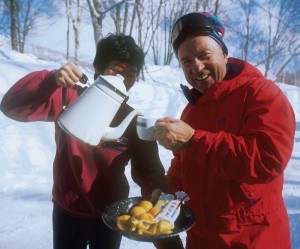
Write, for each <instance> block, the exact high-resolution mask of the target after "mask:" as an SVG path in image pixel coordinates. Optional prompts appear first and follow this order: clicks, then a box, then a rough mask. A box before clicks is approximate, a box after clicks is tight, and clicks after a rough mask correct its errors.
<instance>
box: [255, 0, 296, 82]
mask: <svg viewBox="0 0 300 249" xmlns="http://www.w3.org/2000/svg"><path fill="white" fill-rule="evenodd" d="M268 4H269V8H268V11H267V10H266V9H265V8H263V7H262V6H260V8H261V9H262V10H263V11H265V13H267V16H268V19H267V20H268V27H267V32H264V33H265V39H266V40H265V41H266V42H265V44H266V47H265V49H264V58H263V59H262V61H261V62H260V63H261V64H263V65H264V67H265V72H264V75H265V76H267V75H268V74H269V72H270V70H273V73H275V74H277V70H278V69H277V68H278V64H281V69H280V70H281V71H282V70H283V68H284V67H285V66H286V65H287V63H286V62H287V61H288V60H289V57H292V58H290V59H293V58H295V57H297V56H298V54H299V46H300V39H299V38H300V37H299V36H300V33H299V31H300V30H299V21H300V14H299V11H298V10H299V7H300V3H299V1H296V0H276V1H269V3H268ZM281 61H282V62H284V63H281Z"/></svg>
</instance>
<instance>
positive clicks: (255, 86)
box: [155, 13, 295, 249]
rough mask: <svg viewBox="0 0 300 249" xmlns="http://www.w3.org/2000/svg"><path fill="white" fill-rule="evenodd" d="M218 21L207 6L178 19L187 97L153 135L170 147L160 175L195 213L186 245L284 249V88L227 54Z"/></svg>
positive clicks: (288, 146)
mask: <svg viewBox="0 0 300 249" xmlns="http://www.w3.org/2000/svg"><path fill="white" fill-rule="evenodd" d="M223 35H224V27H223V25H222V23H221V22H220V20H219V19H218V18H217V17H215V16H212V15H210V14H209V13H189V14H186V15H184V16H182V17H181V18H179V19H178V20H177V22H176V23H175V25H174V27H173V31H172V45H173V48H174V51H175V53H176V56H177V58H178V60H179V62H180V64H181V67H182V70H183V72H184V75H185V78H186V80H187V81H188V83H189V84H190V85H191V86H192V89H191V90H190V89H189V88H187V87H183V91H184V93H185V94H186V96H187V98H188V100H189V104H188V105H187V106H186V108H185V109H184V111H183V113H182V116H181V120H178V119H174V118H170V117H167V118H162V119H160V120H158V122H157V124H156V126H155V129H156V130H157V133H156V139H157V140H158V141H159V143H160V144H161V145H163V146H164V147H165V148H167V149H170V150H172V151H173V152H174V158H173V159H172V162H171V166H170V168H169V170H168V174H167V179H168V182H169V184H170V185H171V186H172V187H173V189H174V191H175V190H179V189H183V190H184V191H185V192H186V193H187V194H188V195H189V197H190V198H191V200H190V201H189V202H188V203H187V205H189V206H190V207H191V208H192V209H193V210H194V211H195V213H196V223H195V225H194V226H193V227H192V228H191V229H190V230H189V231H188V232H187V240H186V241H187V244H186V248H187V249H229V248H232V249H242V248H243V249H246V248H249V249H250V248H251V249H290V248H291V243H290V233H289V220H288V215H287V211H286V207H285V205H284V201H283V198H282V188H283V172H284V169H285V167H286V166H287V164H288V161H289V159H290V157H291V154H292V150H293V143H294V134H295V116H294V112H293V109H292V107H291V105H290V104H289V101H288V99H287V98H286V96H285V95H284V93H283V92H282V91H281V90H280V89H279V87H278V86H276V85H275V84H274V82H272V81H270V80H267V79H266V78H265V77H263V75H262V74H261V73H260V72H259V70H258V69H256V68H255V67H253V66H252V65H250V64H249V63H247V62H245V61H242V60H238V59H235V58H228V57H227V56H228V49H227V47H226V45H225V43H224V42H223V40H222V38H223Z"/></svg>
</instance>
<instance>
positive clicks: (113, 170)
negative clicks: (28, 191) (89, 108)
mask: <svg viewBox="0 0 300 249" xmlns="http://www.w3.org/2000/svg"><path fill="white" fill-rule="evenodd" d="M143 63H144V54H143V51H142V50H141V48H140V47H139V46H137V44H136V43H135V41H134V39H133V38H132V37H131V36H126V35H121V34H118V35H114V34H110V35H108V36H107V37H105V38H103V39H102V40H100V41H99V43H98V46H97V52H96V56H95V59H94V62H93V66H94V69H95V79H96V78H97V77H98V75H99V74H101V75H116V74H120V75H122V76H123V77H124V84H125V86H126V89H127V90H129V89H130V88H131V87H132V86H133V85H134V83H135V81H136V78H137V76H138V74H139V72H140V70H141V68H142V66H143ZM81 78H82V72H81V70H80V69H79V68H78V67H77V66H76V65H74V64H72V63H67V64H65V65H64V66H62V67H61V68H59V69H58V70H54V71H47V70H43V71H39V72H33V73H30V74H28V75H26V76H25V77H24V78H22V79H20V80H19V81H18V82H17V83H16V84H15V85H14V86H12V88H11V89H10V90H9V91H8V92H7V93H6V94H5V96H4V97H3V99H2V102H1V111H2V112H3V113H4V114H5V115H6V116H8V117H10V118H12V119H15V120H17V121H22V122H31V121H46V122H54V124H55V141H56V146H57V148H56V155H55V159H54V163H53V167H54V171H53V191H52V193H53V203H54V207H53V246H54V248H55V249H84V248H87V245H89V248H99V249H100V248H106V249H117V248H119V246H120V242H121V236H120V235H119V234H118V233H116V232H114V231H112V230H109V228H107V227H106V226H105V225H104V223H103V222H102V219H101V214H102V212H103V210H104V208H105V207H106V206H108V205H109V204H110V203H112V202H115V201H117V200H121V199H125V198H127V197H128V194H129V184H128V181H127V179H126V176H125V173H124V172H125V166H126V165H127V164H128V162H129V160H131V174H132V178H133V180H134V181H135V182H136V183H137V184H138V185H139V186H140V187H141V194H142V195H143V196H148V195H151V193H152V191H154V190H156V189H161V190H165V184H164V168H163V165H162V164H161V161H160V159H159V157H158V148H157V144H156V143H155V142H148V141H143V140H140V139H139V138H138V136H137V133H136V124H135V123H136V120H133V121H132V122H131V123H130V124H129V126H128V127H127V129H126V130H125V132H124V134H123V135H122V136H121V137H120V138H119V139H116V140H114V141H99V144H98V145H97V146H90V145H88V144H85V143H82V142H80V141H78V140H76V139H74V138H73V137H71V136H69V135H68V134H67V133H65V132H64V131H63V130H62V129H61V128H60V126H59V125H58V124H57V122H56V121H57V118H58V117H59V115H60V114H61V113H62V112H63V111H64V109H63V106H64V105H66V107H68V106H70V105H71V104H72V103H73V102H74V101H75V100H76V99H77V98H78V96H80V95H81V94H82V93H83V92H84V91H85V90H86V88H83V87H81V86H79V85H77V84H76V83H77V82H78V81H80V79H81ZM131 110H132V107H130V106H129V105H127V104H126V103H123V104H122V105H121V106H120V108H119V110H118V112H117V114H116V115H115V117H114V119H113V120H112V122H111V124H110V125H111V126H112V127H114V126H117V125H118V124H119V123H120V122H121V121H122V120H123V119H124V117H126V116H127V114H128V113H129V112H130V111H131ZM95 125H97V124H95ZM82 129H84V127H82Z"/></svg>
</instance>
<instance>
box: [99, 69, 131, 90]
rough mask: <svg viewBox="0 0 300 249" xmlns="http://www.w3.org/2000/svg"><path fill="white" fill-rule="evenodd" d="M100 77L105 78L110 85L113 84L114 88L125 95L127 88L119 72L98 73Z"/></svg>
mask: <svg viewBox="0 0 300 249" xmlns="http://www.w3.org/2000/svg"><path fill="white" fill-rule="evenodd" d="M99 77H100V78H102V79H103V80H105V81H106V82H107V83H109V84H110V85H111V86H113V87H114V88H115V89H116V90H118V91H119V92H121V93H123V94H124V95H127V90H126V87H125V84H124V77H123V76H122V75H120V74H117V75H99Z"/></svg>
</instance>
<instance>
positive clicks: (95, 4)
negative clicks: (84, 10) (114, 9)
mask: <svg viewBox="0 0 300 249" xmlns="http://www.w3.org/2000/svg"><path fill="white" fill-rule="evenodd" d="M87 2H88V6H89V10H90V14H91V19H92V24H93V30H94V39H95V44H96V46H97V43H98V41H99V40H100V39H101V38H102V37H103V33H102V30H103V19H104V17H105V12H104V11H103V1H102V0H87Z"/></svg>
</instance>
